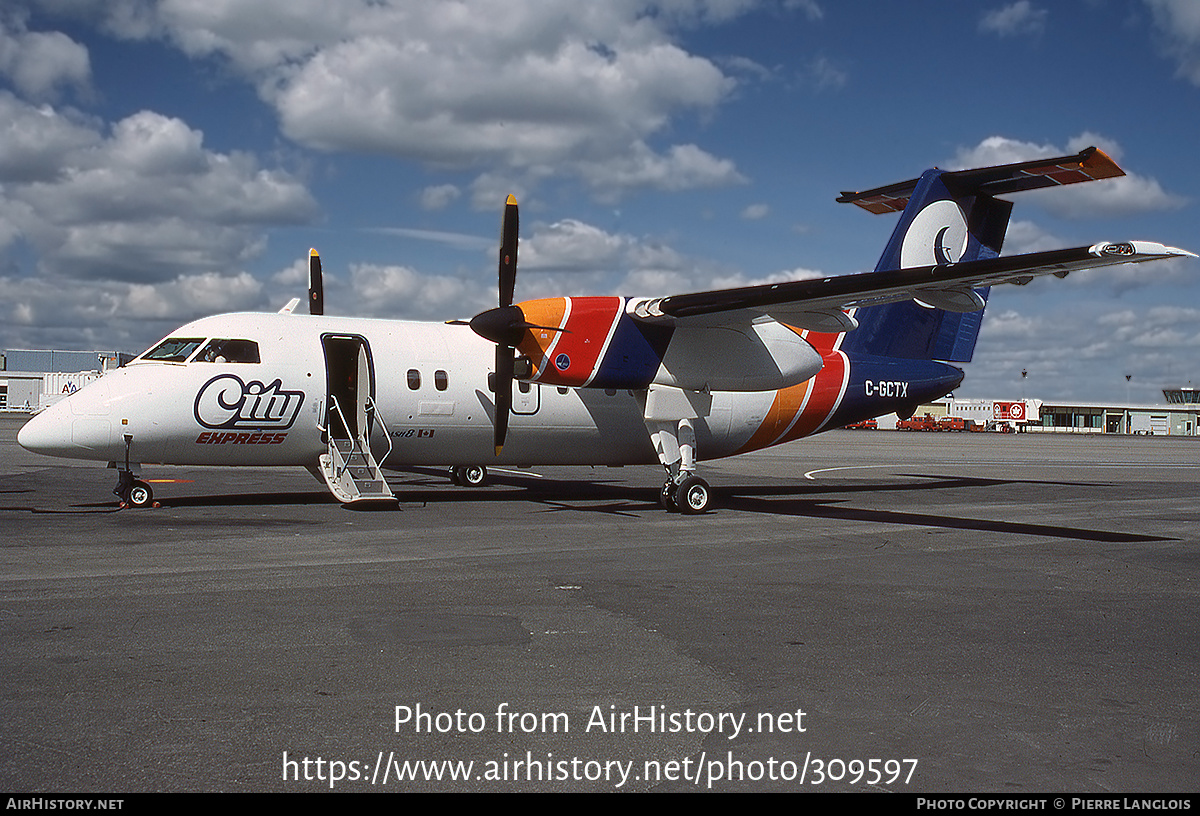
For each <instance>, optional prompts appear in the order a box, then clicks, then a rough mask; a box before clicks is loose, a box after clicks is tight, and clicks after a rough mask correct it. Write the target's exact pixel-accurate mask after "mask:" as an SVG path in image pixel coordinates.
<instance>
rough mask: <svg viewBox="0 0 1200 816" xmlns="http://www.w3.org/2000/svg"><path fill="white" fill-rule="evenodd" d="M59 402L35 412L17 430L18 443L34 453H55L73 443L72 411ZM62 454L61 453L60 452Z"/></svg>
mask: <svg viewBox="0 0 1200 816" xmlns="http://www.w3.org/2000/svg"><path fill="white" fill-rule="evenodd" d="M65 408H66V406H65V405H64V404H63V403H61V402H59V403H57V404H55V405H52V406H50V407H49V408H47V409H46V410H44V411H42V412H41V413H40V414H35V415H34V416H33V417H32V418H31V419H30V420H29V421H28V422H26V423H25V424H24V425H22V426H21V429H20V430H19V431H17V444H19V445H20V446H21V447H22V448H24V449H25V450H27V451H31V452H33V453H42V454H49V455H51V456H53V455H55V454H56V453H57V452H59V451H61V450H63V449H64V448H66V447H69V446H70V444H71V412H70V411H69V410H65ZM60 455H61V454H60Z"/></svg>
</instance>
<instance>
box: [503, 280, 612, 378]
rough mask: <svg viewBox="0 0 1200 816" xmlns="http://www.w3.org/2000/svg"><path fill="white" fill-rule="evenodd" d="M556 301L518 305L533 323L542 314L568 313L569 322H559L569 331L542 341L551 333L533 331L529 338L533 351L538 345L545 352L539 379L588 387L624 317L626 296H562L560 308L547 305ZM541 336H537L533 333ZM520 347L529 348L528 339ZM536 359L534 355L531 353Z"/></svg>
mask: <svg viewBox="0 0 1200 816" xmlns="http://www.w3.org/2000/svg"><path fill="white" fill-rule="evenodd" d="M552 303H553V301H543V302H542V303H540V304H539V303H537V302H536V301H535V302H532V303H530V304H525V303H522V304H518V305H520V306H521V308H522V310H523V311H524V312H525V315H526V319H527V320H529V322H531V323H537V322H538V316H539V315H541V314H547V313H549V314H553V313H554V312H556V311H557V312H558V313H559V314H564V313H565V322H564V323H559V324H558V325H559V326H560V327H561V328H564V329H565V330H566V331H561V332H554V333H553V334H554V336H553V338H546V339H548V340H550V342H548V343H545V345H543V344H542V343H539V342H538V339H539V338H540V337H541V336H542V335H546V334H549V333H548V332H538V331H537V330H531V332H530V334H527V335H526V337H527V339H528V340H529V341H530V343H529V350H530V351H531V350H533V349H534V348H536V349H537V350H538V351H540V352H541V354H539V357H540V360H535V362H537V363H538V370H537V374H536V375H535V376H534V378H533V379H535V380H536V381H538V382H543V383H548V384H551V385H567V386H576V387H578V386H584V385H587V384H588V383H589V382H591V381H592V378H593V377H595V376H596V371H597V370H599V367H600V361H601V357H602V355H603V353H604V350H605V349H606V348H607V347H608V341H609V339H610V338H611V337H612V333H613V329H614V328H615V327H616V325H617V321H618V320H620V318H621V314H622V312H623V311H624V308H625V299H624V298H621V297H572V298H563V299H561V305H560V306H557V308H547V306H549V305H550V304H552ZM531 335H537V336H531ZM519 348H520V349H521V350H522V351H523V352H525V353H526V354H529V351H527V350H526V342H525V341H522V343H521V345H520V346H519ZM529 356H530V358H531V359H533V355H532V354H529Z"/></svg>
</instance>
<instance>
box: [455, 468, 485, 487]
mask: <svg viewBox="0 0 1200 816" xmlns="http://www.w3.org/2000/svg"><path fill="white" fill-rule="evenodd" d="M459 474H460V477H461V478H462V483H463V484H464V485H466V486H467V487H479V486H480V485H484V484H487V478H488V474H487V468H485V467H484V466H483V465H467V466H466V467H464V468H461V469H460V471H459Z"/></svg>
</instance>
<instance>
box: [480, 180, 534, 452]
mask: <svg viewBox="0 0 1200 816" xmlns="http://www.w3.org/2000/svg"><path fill="white" fill-rule="evenodd" d="M519 222H520V218H519V217H518V214H517V197H516V196H513V195H510V196H509V197H508V201H506V202H505V203H504V220H503V221H502V222H501V226H500V269H499V290H500V298H499V299H500V303H499V306H498V307H497V308H496V309H492V310H489V311H487V312H483V313H482V314H479V315H476V316H475V317H473V318H472V319H471V329H472V330H473V331H474V332H475V333H476V334H478V335H479V336H481V337H486V338H487V339H489V340H491V341H492V342H493V343H495V344H496V423H495V427H494V429H493V440H494V442H495V445H496V455H497V456H499V455H500V451H502V450H504V437H505V436H507V435H508V415H509V412H510V411H512V383H513V365H514V363H515V361H516V356H517V350H516V345H517V343H518V342H520V340H521V335H522V334H524V331H525V330H524V328H523V327H522V328H518V326H517V324H521V323H524V322H525V314H524V313H523V312H522V311H521V309H520V308H519V307H514V306H513V305H512V301H513V292H514V291H515V290H516V288H517V235H518V232H519ZM499 322H505V323H506V324H507V325H505V326H499V325H497V323H499Z"/></svg>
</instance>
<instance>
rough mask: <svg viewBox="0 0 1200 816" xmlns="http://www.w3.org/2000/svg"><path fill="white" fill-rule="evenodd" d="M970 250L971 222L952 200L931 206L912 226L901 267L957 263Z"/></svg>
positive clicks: (901, 249) (903, 245) (906, 239)
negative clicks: (968, 224) (968, 227)
mask: <svg viewBox="0 0 1200 816" xmlns="http://www.w3.org/2000/svg"><path fill="white" fill-rule="evenodd" d="M966 250H967V221H966V219H965V218H963V214H962V210H961V209H959V207H958V205H957V204H955V203H954V202H953V201H951V200H949V199H942V200H940V201H934V202H932V203H931V204H929V205H927V206H926V207H925V208H924V209H922V210H921V211H920V212H919V213H917V216H916V218H914V219H913V220H912V223H911V224H909V226H908V230H907V231H906V232H905V233H904V243H903V244H902V245H901V247H900V267H901V268H902V269H908V268H910V267H914V266H933V265H937V264H951V263H957V262H958V259H959V258H961V257H962V255H963V253H964V252H966Z"/></svg>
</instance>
